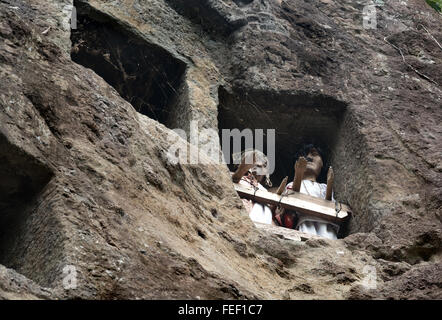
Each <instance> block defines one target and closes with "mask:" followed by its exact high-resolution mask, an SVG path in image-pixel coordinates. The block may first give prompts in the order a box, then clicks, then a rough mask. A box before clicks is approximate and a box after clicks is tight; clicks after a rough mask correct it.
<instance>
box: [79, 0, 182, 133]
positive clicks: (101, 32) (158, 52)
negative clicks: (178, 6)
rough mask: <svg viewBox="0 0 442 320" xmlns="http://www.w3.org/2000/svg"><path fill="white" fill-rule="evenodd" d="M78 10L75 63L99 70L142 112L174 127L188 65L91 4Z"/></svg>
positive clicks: (81, 5) (81, 4)
mask: <svg viewBox="0 0 442 320" xmlns="http://www.w3.org/2000/svg"><path fill="white" fill-rule="evenodd" d="M74 5H75V6H76V8H77V25H78V28H77V29H76V30H72V34H71V40H72V50H71V57H72V60H73V61H74V62H76V63H78V64H81V65H83V66H85V67H87V68H90V69H92V70H94V71H95V72H96V73H97V74H98V75H99V76H101V77H102V78H103V79H104V80H105V81H106V82H107V83H109V84H110V85H111V86H113V87H114V88H115V89H116V90H117V91H118V93H119V94H120V95H121V96H122V97H123V98H124V99H125V100H127V101H128V102H129V103H131V104H132V105H133V106H134V108H135V109H136V110H137V111H138V112H140V113H142V114H144V115H146V116H148V117H150V118H152V119H155V120H157V121H159V122H161V123H163V124H164V125H166V126H170V114H171V112H172V109H173V106H174V103H175V101H176V97H177V95H178V91H179V87H180V84H181V82H182V80H183V75H184V73H185V70H186V64H185V63H184V62H183V61H181V60H179V59H176V58H175V57H173V56H172V55H171V54H170V53H169V52H168V51H166V50H165V49H163V48H161V47H159V46H157V45H154V44H152V43H149V42H147V41H146V40H144V39H143V38H142V37H141V36H139V35H137V34H135V33H133V32H131V31H129V30H128V27H126V26H124V25H123V24H121V22H118V21H116V20H114V19H113V18H111V17H109V16H107V15H105V14H104V13H101V12H98V11H96V10H95V9H93V8H91V7H90V6H89V5H87V4H85V3H83V2H81V1H75V2H74Z"/></svg>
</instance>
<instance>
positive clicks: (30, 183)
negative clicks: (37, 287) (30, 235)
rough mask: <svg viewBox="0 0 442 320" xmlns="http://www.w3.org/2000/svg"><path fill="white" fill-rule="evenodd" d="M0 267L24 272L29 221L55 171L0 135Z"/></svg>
mask: <svg viewBox="0 0 442 320" xmlns="http://www.w3.org/2000/svg"><path fill="white" fill-rule="evenodd" d="M0 161H1V164H2V165H1V166H0V176H1V179H0V264H3V265H5V266H6V267H8V268H12V269H16V270H17V271H19V272H21V271H22V270H21V268H22V267H23V263H22V259H24V257H25V256H26V252H27V251H28V250H29V243H27V230H28V226H27V223H28V220H29V219H30V216H31V215H32V212H33V209H34V208H35V206H36V198H37V197H38V195H39V194H40V193H41V191H42V190H43V189H44V187H45V186H46V185H47V184H48V182H49V181H50V180H51V178H52V176H53V173H52V171H51V170H50V169H49V168H47V167H46V166H45V165H43V164H42V163H41V162H39V161H38V160H37V159H35V158H33V157H32V156H30V155H28V154H27V153H25V152H24V151H23V150H20V149H19V148H18V147H16V146H15V145H13V144H11V143H10V142H9V141H8V140H7V138H6V137H5V136H3V135H2V134H0Z"/></svg>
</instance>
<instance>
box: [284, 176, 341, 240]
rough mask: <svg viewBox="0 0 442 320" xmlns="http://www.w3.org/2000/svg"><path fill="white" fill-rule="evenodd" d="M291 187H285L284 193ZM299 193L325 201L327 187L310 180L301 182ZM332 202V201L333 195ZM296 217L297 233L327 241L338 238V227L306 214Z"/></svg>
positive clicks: (299, 214) (290, 185)
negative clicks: (297, 218)
mask: <svg viewBox="0 0 442 320" xmlns="http://www.w3.org/2000/svg"><path fill="white" fill-rule="evenodd" d="M292 187H293V182H290V183H289V184H288V185H287V187H286V192H287V190H288V189H290V190H291V189H292ZM299 192H300V193H303V194H307V195H310V196H312V197H317V198H321V199H325V195H326V192H327V185H326V184H325V183H318V182H315V181H311V180H302V182H301V189H300V190H299ZM332 200H333V201H334V198H333V194H332ZM298 216H299V220H298V224H297V225H296V229H298V230H299V231H301V232H304V233H308V234H312V235H317V236H321V237H324V238H328V239H337V238H338V237H337V234H338V231H339V226H338V225H337V224H334V223H331V222H329V221H326V220H323V219H321V218H317V217H313V216H310V215H306V214H301V213H298Z"/></svg>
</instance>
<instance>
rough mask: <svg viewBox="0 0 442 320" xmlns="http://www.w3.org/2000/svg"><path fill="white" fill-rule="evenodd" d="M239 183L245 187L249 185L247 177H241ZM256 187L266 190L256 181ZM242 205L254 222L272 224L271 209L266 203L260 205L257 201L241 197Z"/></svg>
mask: <svg viewBox="0 0 442 320" xmlns="http://www.w3.org/2000/svg"><path fill="white" fill-rule="evenodd" d="M239 184H241V185H244V186H246V187H251V184H250V181H249V179H248V178H247V177H242V178H241V180H240V181H239ZM258 189H259V190H263V191H267V189H266V188H264V187H263V186H262V185H261V184H260V183H258ZM242 201H243V203H244V206H245V207H246V208H247V210H248V211H249V217H250V219H252V221H254V222H259V223H265V224H272V217H273V215H272V210H270V208H269V207H268V206H266V205H262V204H260V203H257V202H253V201H252V200H246V199H242Z"/></svg>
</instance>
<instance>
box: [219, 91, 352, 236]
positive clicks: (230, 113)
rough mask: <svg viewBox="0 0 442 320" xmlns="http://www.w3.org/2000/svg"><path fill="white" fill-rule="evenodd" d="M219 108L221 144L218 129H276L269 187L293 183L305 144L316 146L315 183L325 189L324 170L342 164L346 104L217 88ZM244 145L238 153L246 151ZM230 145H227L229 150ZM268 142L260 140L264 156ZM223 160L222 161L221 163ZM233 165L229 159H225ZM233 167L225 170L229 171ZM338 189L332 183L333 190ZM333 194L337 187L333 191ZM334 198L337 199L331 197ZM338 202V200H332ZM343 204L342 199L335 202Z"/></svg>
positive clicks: (305, 96) (303, 95)
mask: <svg viewBox="0 0 442 320" xmlns="http://www.w3.org/2000/svg"><path fill="white" fill-rule="evenodd" d="M218 94H219V107H218V128H219V133H220V141H221V143H222V138H221V137H222V136H221V134H222V129H230V130H232V129H235V128H237V129H239V130H243V129H246V128H250V129H252V130H255V129H264V133H265V132H266V129H275V162H276V163H275V171H274V172H273V174H272V175H271V176H270V179H271V182H272V184H273V187H277V186H279V184H280V183H281V181H282V179H284V177H285V176H288V178H289V181H293V177H294V164H295V155H296V153H297V151H298V150H299V149H300V148H301V146H302V145H304V144H305V143H313V144H315V145H317V146H319V147H320V148H321V149H322V151H323V154H324V159H323V160H324V170H323V171H322V173H321V175H320V176H319V177H318V182H320V183H326V174H327V169H326V168H328V166H330V165H332V166H333V162H334V161H341V160H342V159H339V156H337V155H336V154H335V152H334V150H335V146H336V144H337V142H338V140H339V139H340V135H341V130H340V128H341V123H342V120H343V118H344V115H345V113H346V109H347V104H346V103H344V102H342V101H338V100H336V99H334V98H332V97H329V96H324V95H309V94H307V93H291V92H286V93H278V94H276V93H271V92H267V91H243V90H240V89H236V90H233V91H227V90H225V89H224V88H222V87H220V89H219V93H218ZM244 140H245V139H243V141H242V146H241V148H242V149H243V148H244V147H245V141H244ZM232 146H233V140H232V139H231V141H230V150H232V148H233V147H232ZM267 149H268V147H267V138H266V137H264V150H262V151H263V152H264V153H265V154H267ZM226 160H227V159H226ZM229 161H230V163H232V158H231V157H230V159H229ZM234 167H235V165H233V164H229V169H230V170H231V171H234V169H235V168H234ZM339 183H343V182H342V181H340V180H339V179H335V186H336V184H339ZM334 189H335V190H336V187H335V188H334ZM335 196H336V195H335ZM337 198H338V199H339V195H337ZM339 200H340V201H341V202H344V203H347V201H345V199H339ZM347 234H348V230H347V225H345V226H343V228H342V229H341V232H340V234H339V235H338V236H339V237H344V236H345V235H347Z"/></svg>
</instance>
